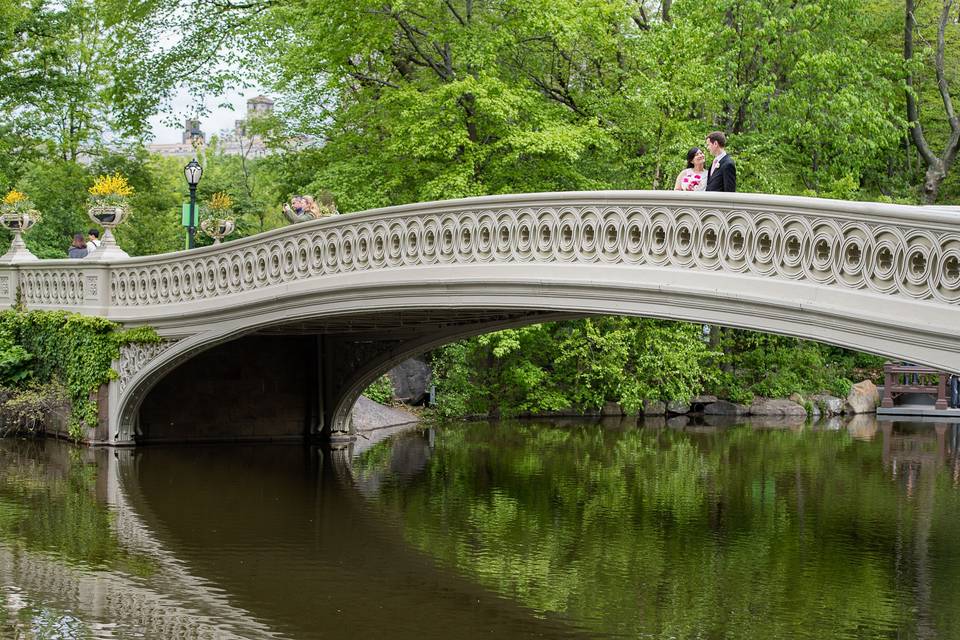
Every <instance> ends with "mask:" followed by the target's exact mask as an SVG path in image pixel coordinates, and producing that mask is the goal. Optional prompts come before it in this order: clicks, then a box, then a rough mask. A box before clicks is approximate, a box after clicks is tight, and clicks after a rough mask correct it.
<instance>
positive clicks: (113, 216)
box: [87, 204, 130, 260]
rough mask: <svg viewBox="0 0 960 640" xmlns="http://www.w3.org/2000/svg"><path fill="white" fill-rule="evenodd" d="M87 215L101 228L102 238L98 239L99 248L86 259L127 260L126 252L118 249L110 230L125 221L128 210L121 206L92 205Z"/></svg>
mask: <svg viewBox="0 0 960 640" xmlns="http://www.w3.org/2000/svg"><path fill="white" fill-rule="evenodd" d="M87 215H88V216H90V219H91V220H93V221H94V222H95V223H96V224H98V225H100V226H101V227H103V236H102V237H101V238H100V247H99V248H98V249H97V250H96V251H94V252H93V253H92V254H90V255H89V256H87V257H88V258H96V259H98V260H111V259H115V258H129V257H130V256H129V255H128V254H127V252H126V251H124V250H123V249H121V248H120V246H119V245H118V244H117V240H116V238H114V237H113V231H112V229H113V228H114V227H116V226H117V225H119V224H120V223H121V222H123V221H124V220H126V218H127V216H128V215H129V210H128V209H127V206H126V205H121V204H94V205H93V206H92V207H90V208H89V209H87Z"/></svg>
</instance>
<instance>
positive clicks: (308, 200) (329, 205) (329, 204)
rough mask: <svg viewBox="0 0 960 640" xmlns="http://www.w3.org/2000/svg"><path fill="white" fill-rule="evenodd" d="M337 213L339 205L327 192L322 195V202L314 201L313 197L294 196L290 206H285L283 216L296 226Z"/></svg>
mask: <svg viewBox="0 0 960 640" xmlns="http://www.w3.org/2000/svg"><path fill="white" fill-rule="evenodd" d="M336 213H337V205H336V203H335V202H334V200H333V196H332V195H331V194H329V193H326V192H324V193H322V194H320V202H317V201H316V200H314V199H313V196H307V195H299V196H293V197H292V198H290V202H289V203H288V204H285V205H283V215H285V216H286V217H287V220H289V221H290V222H292V223H294V224H297V223H298V222H309V221H310V220H319V219H320V218H326V217H327V216H332V215H335V214H336Z"/></svg>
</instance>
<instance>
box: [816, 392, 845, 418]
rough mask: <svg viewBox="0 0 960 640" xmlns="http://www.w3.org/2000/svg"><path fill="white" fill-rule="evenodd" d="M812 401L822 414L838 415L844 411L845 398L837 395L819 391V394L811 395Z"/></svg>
mask: <svg viewBox="0 0 960 640" xmlns="http://www.w3.org/2000/svg"><path fill="white" fill-rule="evenodd" d="M810 402H812V403H813V406H815V407H816V408H818V409H820V413H821V415H824V416H838V415H840V414H841V413H843V400H841V399H840V398H838V397H836V396H831V395H828V394H826V393H818V394H817V395H813V396H810Z"/></svg>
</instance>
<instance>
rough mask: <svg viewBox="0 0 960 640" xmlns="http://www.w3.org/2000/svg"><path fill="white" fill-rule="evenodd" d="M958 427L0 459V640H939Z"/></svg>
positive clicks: (578, 429)
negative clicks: (386, 638) (490, 639)
mask: <svg viewBox="0 0 960 640" xmlns="http://www.w3.org/2000/svg"><path fill="white" fill-rule="evenodd" d="M958 446H960V428H958V427H957V426H953V425H942V424H937V425H934V424H925V425H923V424H916V425H914V424H906V423H890V422H882V423H878V422H876V421H875V420H873V418H870V419H864V418H863V417H860V418H858V419H857V420H856V421H855V422H854V423H852V424H850V425H848V426H840V425H832V426H831V427H829V428H828V427H826V426H821V427H811V426H806V427H797V426H793V427H789V428H788V427H785V426H784V425H775V424H766V425H765V424H762V423H759V422H754V423H751V424H737V425H730V426H723V427H713V426H707V425H699V426H691V425H683V424H675V425H666V424H662V423H659V424H658V423H648V424H647V425H643V424H640V425H637V424H636V423H630V422H617V423H596V422H584V421H580V422H576V421H571V422H566V423H552V424H551V423H529V422H514V423H495V424H489V423H471V424H456V425H450V426H444V427H437V428H430V429H426V428H424V429H419V430H416V431H413V432H409V433H405V434H400V435H396V436H394V437H392V438H389V439H386V440H383V441H380V442H377V443H374V442H373V441H370V440H365V439H360V440H358V442H357V443H356V444H355V445H354V446H353V447H350V448H347V449H343V450H339V451H321V450H320V449H318V448H312V447H302V446H291V445H286V446H279V445H243V446H223V445H209V446H196V445H194V446H184V447H155V448H144V449H142V450H137V451H106V450H99V451H91V450H83V449H77V448H73V447H70V446H68V445H65V444H63V443H58V442H54V441H43V442H24V441H0V638H2V637H14V638H158V639H166V638H290V639H294V638H297V639H299V638H305V639H312V638H354V637H384V636H389V637H392V638H451V637H456V638H474V637H503V638H507V637H510V638H513V637H517V638H525V637H537V638H597V637H618V638H619V637H623V638H731V639H732V638H947V639H949V638H960V616H958V615H957V614H956V605H955V603H956V602H957V600H958V597H960V455H958V448H960V447H958Z"/></svg>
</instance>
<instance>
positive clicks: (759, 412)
mask: <svg viewBox="0 0 960 640" xmlns="http://www.w3.org/2000/svg"><path fill="white" fill-rule="evenodd" d="M750 415H752V416H797V417H799V416H804V417H806V415H807V410H806V409H804V408H803V407H802V406H800V405H799V404H797V403H796V402H791V401H790V400H785V399H783V398H778V399H772V398H757V399H755V400H754V401H753V404H751V405H750Z"/></svg>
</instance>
